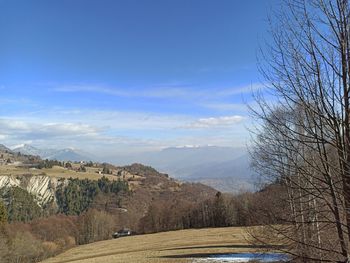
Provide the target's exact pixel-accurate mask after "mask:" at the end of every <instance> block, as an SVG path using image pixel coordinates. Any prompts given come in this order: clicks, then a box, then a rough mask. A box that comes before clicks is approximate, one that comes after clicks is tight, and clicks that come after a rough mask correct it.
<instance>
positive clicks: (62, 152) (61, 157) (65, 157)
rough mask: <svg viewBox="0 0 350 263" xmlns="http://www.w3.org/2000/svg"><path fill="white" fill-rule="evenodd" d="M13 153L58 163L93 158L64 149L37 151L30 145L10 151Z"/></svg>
mask: <svg viewBox="0 0 350 263" xmlns="http://www.w3.org/2000/svg"><path fill="white" fill-rule="evenodd" d="M12 150H13V151H14V152H20V153H23V154H28V155H34V156H39V157H40V158H41V159H49V160H58V161H73V162H75V161H90V160H93V157H91V156H89V155H88V154H85V153H82V152H80V151H78V150H74V149H70V148H65V149H39V148H37V147H34V146H32V145H28V144H24V145H21V146H17V147H15V148H13V149H12Z"/></svg>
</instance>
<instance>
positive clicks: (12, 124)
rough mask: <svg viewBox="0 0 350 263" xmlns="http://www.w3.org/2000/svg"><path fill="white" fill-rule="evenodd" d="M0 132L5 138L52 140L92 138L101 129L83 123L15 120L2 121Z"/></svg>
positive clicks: (0, 122)
mask: <svg viewBox="0 0 350 263" xmlns="http://www.w3.org/2000/svg"><path fill="white" fill-rule="evenodd" d="M0 130H1V132H2V135H3V136H12V137H17V138H21V139H31V138H33V139H38V138H50V137H51V138H52V137H61V136H72V135H75V136H77V135H78V136H92V135H96V134H97V133H98V132H99V129H98V128H96V127H93V126H91V125H87V124H81V123H41V122H39V121H37V122H30V121H25V120H18V119H13V118H3V119H0Z"/></svg>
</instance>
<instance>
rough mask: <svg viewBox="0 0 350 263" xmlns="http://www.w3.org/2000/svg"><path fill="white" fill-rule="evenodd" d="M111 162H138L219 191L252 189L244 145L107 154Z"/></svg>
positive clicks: (250, 172) (247, 157)
mask: <svg viewBox="0 0 350 263" xmlns="http://www.w3.org/2000/svg"><path fill="white" fill-rule="evenodd" d="M108 161H109V162H111V163H114V164H123V165H124V164H127V163H134V162H139V163H143V164H146V165H150V166H152V167H154V168H156V169H157V170H159V171H161V172H164V173H168V174H170V176H172V177H175V178H177V179H181V180H184V181H192V182H201V183H204V184H207V185H209V186H212V187H214V188H216V189H218V190H220V191H223V192H238V191H240V190H251V189H253V177H254V173H253V171H252V170H251V169H250V158H249V154H248V152H247V149H245V148H232V147H218V146H202V147H186V146H184V147H171V148H165V149H163V150H160V151H154V152H147V153H142V154H138V155H133V156H114V157H112V158H108Z"/></svg>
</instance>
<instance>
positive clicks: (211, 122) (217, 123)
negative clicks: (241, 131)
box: [184, 115, 244, 129]
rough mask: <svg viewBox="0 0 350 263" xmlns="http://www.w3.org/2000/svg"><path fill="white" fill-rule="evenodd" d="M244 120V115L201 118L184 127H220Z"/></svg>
mask: <svg viewBox="0 0 350 263" xmlns="http://www.w3.org/2000/svg"><path fill="white" fill-rule="evenodd" d="M243 120H244V117H243V116H240V115H234V116H221V117H210V118H201V119H198V120H197V121H195V122H192V123H190V124H188V125H186V126H184V128H188V129H209V128H218V127H225V126H232V125H235V124H237V123H240V122H242V121H243Z"/></svg>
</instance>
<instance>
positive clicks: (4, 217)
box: [0, 200, 7, 224]
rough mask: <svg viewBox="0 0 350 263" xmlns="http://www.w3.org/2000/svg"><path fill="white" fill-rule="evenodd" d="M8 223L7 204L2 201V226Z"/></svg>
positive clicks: (0, 203)
mask: <svg viewBox="0 0 350 263" xmlns="http://www.w3.org/2000/svg"><path fill="white" fill-rule="evenodd" d="M6 222H7V210H6V207H5V204H4V203H3V202H2V201H1V200H0V224H2V223H6Z"/></svg>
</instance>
